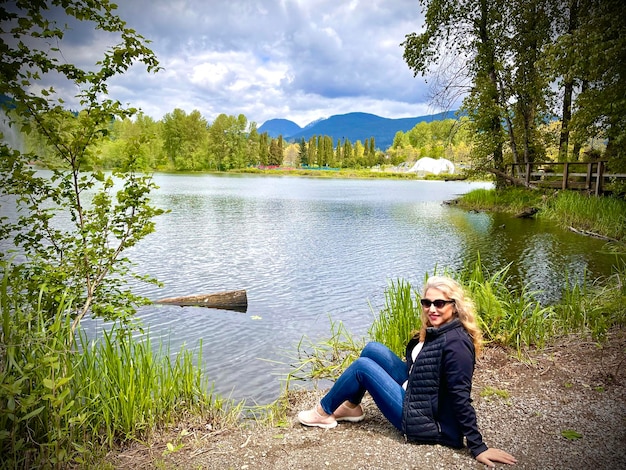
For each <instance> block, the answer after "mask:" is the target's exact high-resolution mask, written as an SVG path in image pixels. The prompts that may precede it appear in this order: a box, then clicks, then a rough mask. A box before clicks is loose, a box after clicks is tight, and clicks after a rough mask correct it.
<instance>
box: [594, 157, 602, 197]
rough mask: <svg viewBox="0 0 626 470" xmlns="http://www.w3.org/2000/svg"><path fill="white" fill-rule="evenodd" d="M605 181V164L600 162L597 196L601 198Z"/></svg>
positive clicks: (597, 177)
mask: <svg viewBox="0 0 626 470" xmlns="http://www.w3.org/2000/svg"><path fill="white" fill-rule="evenodd" d="M603 180H604V162H603V161H602V160H600V161H598V173H597V176H596V191H595V194H596V196H599V195H600V193H601V192H602V181H603Z"/></svg>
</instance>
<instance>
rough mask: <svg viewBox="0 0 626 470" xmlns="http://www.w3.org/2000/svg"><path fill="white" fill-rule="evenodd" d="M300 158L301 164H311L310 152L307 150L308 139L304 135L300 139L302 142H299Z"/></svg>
mask: <svg viewBox="0 0 626 470" xmlns="http://www.w3.org/2000/svg"><path fill="white" fill-rule="evenodd" d="M298 160H299V162H300V165H308V164H309V154H308V152H307V148H306V141H305V140H304V137H302V138H301V139H300V142H299V143H298Z"/></svg>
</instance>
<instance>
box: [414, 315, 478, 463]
mask: <svg viewBox="0 0 626 470" xmlns="http://www.w3.org/2000/svg"><path fill="white" fill-rule="evenodd" d="M418 341H419V339H418V338H414V339H412V340H411V341H410V342H409V344H408V345H407V350H406V351H407V353H406V358H407V365H408V368H409V381H408V385H407V390H406V394H405V396H404V405H403V410H402V430H403V432H404V435H405V437H406V438H407V440H409V441H413V442H419V443H425V444H443V445H446V446H450V447H456V448H460V447H463V437H464V436H465V438H466V440H467V446H468V447H469V449H470V451H471V452H472V455H473V456H474V457H476V456H477V455H478V454H480V453H481V452H483V451H485V450H487V446H486V445H485V443H484V442H483V439H482V436H481V434H480V432H479V431H478V426H477V424H476V412H475V411H474V407H473V406H472V399H471V398H470V394H471V391H472V376H473V375H474V364H475V353H474V344H473V343H472V339H471V338H470V336H469V334H468V333H467V331H465V328H463V324H462V323H461V321H460V320H459V319H457V318H455V319H454V320H452V321H450V322H448V323H446V324H445V325H442V326H441V327H439V328H428V329H427V330H426V340H425V342H424V346H423V347H422V350H421V352H420V353H419V355H418V356H417V359H416V360H415V363H413V359H412V357H411V351H412V350H413V348H414V347H415V345H416V344H417V343H418Z"/></svg>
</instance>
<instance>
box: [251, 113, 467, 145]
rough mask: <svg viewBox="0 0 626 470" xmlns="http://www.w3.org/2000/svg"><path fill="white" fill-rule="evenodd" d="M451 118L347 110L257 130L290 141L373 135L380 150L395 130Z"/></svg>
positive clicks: (450, 115)
mask: <svg viewBox="0 0 626 470" xmlns="http://www.w3.org/2000/svg"><path fill="white" fill-rule="evenodd" d="M455 118H456V115H455V111H448V112H443V113H437V114H429V115H427V116H418V117H409V118H400V119H388V118H383V117H380V116H376V115H375V114H368V113H348V114H338V115H335V116H331V117H329V118H327V119H321V120H318V121H314V122H313V123H312V124H309V125H307V126H306V127H304V128H301V127H300V126H298V125H297V124H296V123H294V122H292V121H289V120H287V119H272V120H270V121H266V122H265V123H264V124H263V125H262V126H261V127H260V128H259V133H263V132H267V133H268V134H269V135H270V136H272V137H278V136H279V135H282V136H283V139H285V140H288V141H292V142H296V141H299V140H300V139H302V138H304V140H307V141H308V140H309V139H310V138H311V137H312V136H314V135H327V136H330V137H332V138H333V141H334V142H335V143H336V142H337V139H339V140H341V141H343V140H344V139H348V140H349V141H350V142H352V143H353V144H354V143H355V142H356V141H357V140H360V141H361V143H364V142H365V139H369V138H370V137H374V140H375V142H376V147H377V148H379V149H382V150H384V149H387V148H389V147H390V146H391V144H392V143H393V138H394V136H395V135H396V132H398V131H402V132H408V131H410V130H411V129H413V128H414V127H415V126H416V125H417V124H419V123H420V122H432V121H441V120H443V119H455ZM270 130H272V131H273V132H270Z"/></svg>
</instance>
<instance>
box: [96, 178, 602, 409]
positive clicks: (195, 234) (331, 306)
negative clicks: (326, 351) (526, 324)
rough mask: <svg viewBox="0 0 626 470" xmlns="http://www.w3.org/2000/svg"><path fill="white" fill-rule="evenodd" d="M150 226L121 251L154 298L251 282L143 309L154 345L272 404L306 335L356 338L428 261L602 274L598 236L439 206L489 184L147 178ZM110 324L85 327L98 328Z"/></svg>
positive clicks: (546, 276) (521, 274)
mask: <svg viewBox="0 0 626 470" xmlns="http://www.w3.org/2000/svg"><path fill="white" fill-rule="evenodd" d="M155 180H156V183H157V184H158V185H159V186H160V189H159V190H158V191H157V192H156V193H155V195H154V202H155V203H156V205H158V206H160V207H162V208H166V209H169V210H170V212H169V213H168V214H165V215H163V216H161V217H159V218H158V220H157V230H156V233H154V234H152V235H150V236H149V237H148V238H147V239H145V240H144V241H143V242H142V243H141V244H140V245H139V246H137V247H135V248H134V249H133V251H132V252H131V254H130V257H131V258H132V259H133V260H134V261H135V262H136V263H137V271H138V272H141V273H148V274H152V275H154V276H156V277H157V278H158V279H159V280H160V281H162V282H163V283H164V284H165V286H164V287H163V288H157V287H154V286H142V287H141V288H139V289H138V292H139V293H142V294H144V295H146V296H148V297H149V298H151V299H154V300H156V299H159V298H163V297H170V296H180V295H193V294H200V293H211V292H218V291H222V290H234V289H246V290H247V294H248V310H247V312H246V313H238V312H233V311H227V310H216V309H204V308H198V307H184V308H181V307H176V306H157V305H155V306H150V307H146V308H144V309H142V310H141V311H140V312H139V315H140V317H141V318H142V319H143V322H144V324H145V326H146V327H147V330H149V333H150V335H151V337H152V338H153V342H155V343H158V339H163V340H164V341H166V342H169V344H170V346H171V348H172V350H176V349H177V348H178V347H180V345H181V344H185V345H186V346H187V347H188V348H190V349H196V348H198V346H199V344H200V341H202V352H203V360H204V363H205V369H206V371H207V373H208V375H209V377H210V380H211V381H212V382H214V384H215V389H216V391H217V392H218V393H220V394H222V395H225V396H231V397H233V398H235V399H238V400H239V399H248V400H249V401H254V402H257V403H268V402H270V401H272V400H274V399H275V398H276V397H277V396H278V394H279V392H280V387H281V378H282V377H284V375H285V373H286V372H287V371H288V370H289V369H290V368H289V362H290V358H291V357H293V355H294V352H295V350H296V345H297V343H298V342H299V341H300V339H301V338H302V337H303V336H307V337H309V338H311V339H312V340H316V339H320V338H326V337H328V335H329V332H330V319H332V320H333V321H339V320H340V321H342V322H343V323H344V324H345V326H346V327H347V329H348V330H349V331H351V332H352V333H354V334H356V335H364V334H366V332H367V329H368V328H369V326H370V324H371V323H372V320H373V314H372V310H371V308H370V304H371V306H372V309H373V310H374V311H378V310H379V309H380V307H382V305H383V304H384V290H385V288H386V287H387V286H388V284H389V282H390V281H391V280H396V279H398V278H404V279H407V280H409V281H410V282H411V283H413V284H414V285H415V286H420V285H421V282H422V280H423V278H424V274H425V273H432V272H433V270H434V269H435V267H439V268H444V267H450V268H460V267H461V266H462V265H463V264H464V262H466V261H467V260H472V259H475V257H476V256H477V253H478V252H480V256H481V258H482V259H483V261H484V262H485V263H486V264H487V265H488V266H490V267H491V268H493V269H494V270H495V269H497V268H500V267H503V266H505V265H506V264H508V263H509V262H513V269H512V273H513V274H514V276H516V277H518V278H521V279H524V280H525V281H528V282H531V283H533V285H535V286H536V287H538V288H541V289H543V290H544V293H543V294H542V295H543V296H544V298H546V299H550V298H554V297H556V296H557V295H558V287H559V285H561V284H562V283H563V280H564V276H565V273H566V272H569V273H570V275H577V276H578V275H581V273H583V272H584V270H585V269H588V270H590V271H591V272H592V273H593V274H594V275H600V274H608V273H609V271H610V263H611V259H610V258H604V257H603V256H602V255H601V254H599V253H598V250H599V249H600V248H601V247H602V245H603V243H602V242H600V241H597V240H594V239H590V238H587V237H582V236H579V235H575V234H573V233H570V232H566V231H561V230H556V229H555V228H554V227H552V226H550V225H547V224H542V223H539V222H537V221H533V220H518V219H511V218H505V217H501V216H496V215H490V214H480V213H466V212H464V211H461V210H459V209H456V208H454V207H449V206H446V205H443V204H442V201H445V200H450V199H453V198H454V197H455V196H457V195H459V194H462V193H465V192H467V191H469V190H471V189H474V188H478V187H488V186H489V185H488V184H486V183H465V182H432V181H390V180H380V181H378V180H338V179H329V180H324V179H306V178H291V177H267V176H223V177H220V176H213V175H200V176H190V175H156V176H155ZM103 327H105V325H103V323H102V322H101V321H91V320H90V321H88V322H86V323H85V328H86V329H87V330H88V331H90V332H92V333H94V332H98V331H100V330H101V329H102V328H103Z"/></svg>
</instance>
